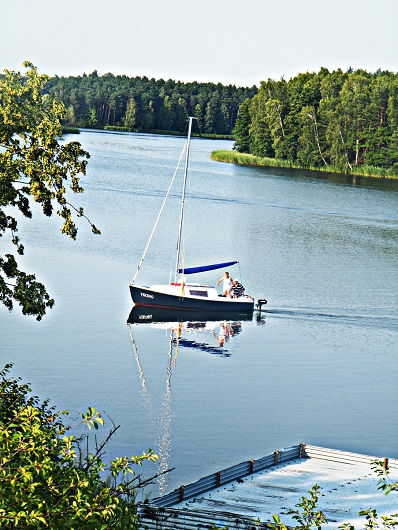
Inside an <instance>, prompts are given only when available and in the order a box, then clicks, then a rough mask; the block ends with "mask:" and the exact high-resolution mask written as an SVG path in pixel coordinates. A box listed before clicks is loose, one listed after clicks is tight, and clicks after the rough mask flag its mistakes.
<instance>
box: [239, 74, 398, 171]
mask: <svg viewBox="0 0 398 530" xmlns="http://www.w3.org/2000/svg"><path fill="white" fill-rule="evenodd" d="M234 132H235V138H236V144H235V149H236V150H237V151H239V152H241V153H250V154H252V155H256V156H258V157H269V158H276V159H279V160H287V161H291V162H292V163H293V164H296V165H297V166H299V167H321V166H324V167H325V166H329V165H330V166H333V167H334V168H335V169H336V170H338V171H343V172H345V171H352V170H353V168H355V167H358V168H359V167H360V166H367V167H379V168H390V169H393V170H394V171H396V172H398V74H394V73H391V72H386V71H377V72H376V73H368V72H366V71H364V70H355V71H353V70H349V71H347V72H343V71H341V70H335V71H332V72H329V70H327V69H326V68H322V69H321V70H320V71H319V72H318V73H303V74H299V75H297V76H296V77H294V78H291V79H290V80H289V81H285V80H284V79H283V78H282V79H281V80H279V81H274V80H272V79H268V81H263V82H261V86H260V89H259V91H258V93H257V94H255V95H254V96H253V97H251V98H248V99H247V100H245V101H244V102H243V104H242V105H241V107H240V112H239V116H238V120H237V123H236V127H235V131H234Z"/></svg>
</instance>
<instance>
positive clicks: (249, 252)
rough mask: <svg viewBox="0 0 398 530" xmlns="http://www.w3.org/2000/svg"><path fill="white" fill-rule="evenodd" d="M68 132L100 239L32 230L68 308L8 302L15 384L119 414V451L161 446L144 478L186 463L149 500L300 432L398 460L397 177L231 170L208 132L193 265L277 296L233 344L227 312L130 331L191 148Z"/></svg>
mask: <svg viewBox="0 0 398 530" xmlns="http://www.w3.org/2000/svg"><path fill="white" fill-rule="evenodd" d="M72 139H76V140H78V141H79V142H81V143H82V145H83V147H84V148H85V149H87V150H88V151H89V152H90V154H91V160H90V164H89V170H88V175H87V177H85V178H84V179H83V186H84V187H85V189H86V193H85V194H84V195H83V196H81V197H75V198H74V203H76V205H80V204H81V205H83V206H84V207H85V210H86V213H87V215H88V216H89V217H90V219H91V220H92V221H93V222H94V223H95V224H96V225H98V226H99V227H100V228H101V230H102V236H100V237H98V236H93V235H92V234H91V233H90V231H89V230H88V228H87V226H85V225H84V224H81V227H80V229H79V237H78V240H77V241H76V242H71V241H69V240H68V239H67V238H65V237H64V236H62V235H61V234H60V233H59V231H58V230H59V227H60V224H59V221H58V219H56V218H54V219H51V220H47V219H45V220H43V218H42V217H41V216H40V215H39V214H37V215H35V216H34V221H33V222H32V221H28V222H26V223H25V222H23V224H22V225H21V229H20V232H21V234H20V235H21V237H22V239H23V242H24V244H25V248H26V256H25V258H24V265H25V266H26V267H27V268H29V269H30V270H32V271H36V272H37V276H38V278H39V279H40V280H41V281H43V282H44V283H45V284H46V285H47V287H48V289H49V291H50V293H51V295H52V296H53V297H54V298H55V299H56V305H55V307H54V309H53V310H52V311H50V313H49V314H48V315H47V316H46V317H45V318H44V320H43V321H42V322H36V321H35V320H32V319H29V318H27V317H22V316H21V315H20V314H19V310H18V309H16V310H15V311H14V312H13V313H11V314H9V313H8V312H7V311H6V310H5V309H3V308H1V309H0V333H1V360H2V364H3V365H4V364H5V363H7V362H13V363H14V368H13V374H14V376H21V377H22V378H23V380H24V381H25V382H29V383H31V385H32V387H33V390H34V393H35V394H38V395H40V396H41V397H43V398H45V397H49V398H50V400H51V403H52V404H53V405H54V406H56V407H57V408H59V409H65V408H68V409H69V410H70V411H71V412H72V413H73V414H72V416H73V415H74V416H78V413H79V412H80V411H85V410H86V408H87V406H89V405H92V406H95V407H96V408H97V409H99V410H100V411H103V413H105V414H107V415H109V417H110V418H111V419H112V420H113V421H114V422H115V423H116V424H120V425H121V428H120V429H119V431H118V432H117V435H116V437H115V438H114V439H113V441H112V442H111V443H110V445H109V447H108V452H107V455H108V457H111V456H116V455H119V456H120V455H129V454H130V455H133V454H138V453H140V452H142V451H146V450H147V449H148V448H149V447H152V448H153V449H154V450H155V451H156V452H157V453H158V454H159V455H160V457H161V458H160V462H159V465H158V466H157V467H156V468H154V467H152V468H151V467H148V468H145V471H146V472H148V473H154V472H156V471H161V470H163V469H166V468H169V467H170V468H175V469H174V471H172V472H171V473H169V474H167V475H166V476H164V477H163V478H162V479H161V480H159V482H158V483H157V484H156V485H153V486H152V494H153V495H158V494H159V493H163V492H164V491H169V490H171V489H173V488H175V487H177V486H179V485H181V484H186V483H188V482H191V481H193V480H196V479H198V478H199V477H201V476H204V475H206V474H208V473H213V472H214V471H216V470H218V469H222V468H224V467H227V466H229V465H233V464H236V463H238V462H240V461H243V460H247V459H251V458H258V457H261V456H263V455H264V454H267V453H268V452H271V451H273V450H275V449H278V448H282V447H287V446H289V445H291V444H296V443H300V442H304V443H311V444H316V445H322V446H326V447H332V448H339V449H344V450H349V451H357V452H362V453H367V454H372V455H380V456H384V455H386V456H390V457H398V444H397V440H398V421H397V405H398V386H397V384H396V381H397V379H398V358H397V357H398V316H397V315H398V183H392V182H387V183H385V184H383V183H382V182H380V181H374V180H365V181H363V180H362V181H360V179H358V180H357V181H356V182H355V183H353V182H351V181H349V180H347V179H345V178H343V177H336V178H335V180H333V178H332V177H331V176H325V175H319V176H318V175H313V174H310V173H306V172H300V173H291V172H288V171H278V170H275V169H272V170H267V169H253V168H245V167H237V166H232V165H228V164H221V163H217V162H213V161H211V160H210V152H211V151H212V150H213V149H218V148H231V147H232V144H231V143H230V142H215V141H210V140H200V139H194V140H193V141H192V151H191V171H190V184H189V195H190V197H191V199H190V200H189V202H188V203H187V219H188V226H187V230H186V235H185V237H186V264H187V266H189V265H197V264H202V263H206V262H208V263H211V262H213V260H214V262H216V261H224V260H225V261H229V260H231V259H232V260H233V259H238V260H239V261H240V265H239V266H236V267H235V268H231V270H230V272H231V274H232V276H234V277H238V278H239V279H240V280H241V281H242V282H243V283H244V285H245V286H246V288H247V292H249V293H250V294H252V295H253V296H254V297H255V298H260V297H265V298H267V299H268V302H269V304H268V306H267V311H266V312H265V313H263V314H262V315H261V317H254V318H253V320H251V321H243V322H242V321H240V322H239V321H238V322H233V323H229V328H228V330H227V341H226V342H225V344H224V346H220V345H219V336H220V333H225V328H223V327H222V324H223V323H222V322H207V323H206V324H203V325H201V326H196V327H195V326H188V325H187V324H184V326H183V329H182V330H180V331H179V330H178V329H176V325H174V324H173V323H168V324H157V325H155V324H150V323H144V324H134V325H131V326H130V327H129V326H127V325H126V321H127V318H128V316H129V313H130V310H131V305H132V304H131V300H130V295H129V292H128V283H129V281H131V279H132V277H133V275H134V272H135V269H136V266H137V264H138V261H139V259H140V257H141V254H142V252H143V249H144V247H145V244H146V242H147V239H148V237H149V234H150V231H151V229H152V226H153V223H154V221H155V219H156V216H157V213H158V210H159V208H160V206H161V203H162V201H163V198H164V195H165V192H166V190H167V187H168V185H169V181H170V179H171V177H172V175H173V172H174V169H175V165H176V162H177V160H178V158H179V155H180V151H181V149H182V145H183V142H184V140H183V139H181V138H170V137H161V136H156V137H155V136H150V135H139V134H111V133H101V132H90V131H85V132H82V133H81V134H80V135H78V136H76V137H74V136H69V137H68V141H70V140H72ZM168 206H169V207H168V209H166V211H165V213H164V217H163V220H162V224H161V226H160V227H159V231H158V233H157V236H156V238H155V240H154V242H153V245H152V247H151V250H150V252H149V253H148V256H147V258H146V261H145V264H144V266H143V268H142V271H141V272H140V275H139V276H138V280H137V281H138V282H139V283H142V284H144V285H148V284H151V283H154V282H156V283H157V282H160V283H161V282H163V281H166V282H167V281H168V280H169V275H170V271H171V269H172V268H173V266H174V259H175V256H174V254H175V236H176V225H177V220H176V219H177V218H176V214H177V215H178V207H179V202H178V197H177V190H175V191H174V194H172V196H171V199H170V201H169V205H168ZM221 274H222V271H221V273H220V272H217V271H215V272H212V273H207V275H205V276H204V278H203V280H205V281H208V282H210V283H214V282H215V281H216V280H217V279H218V278H219V277H220V276H221ZM220 326H221V327H220ZM179 332H180V336H181V337H180V340H179V341H178V342H177V343H176V342H175V340H174V341H173V338H174V339H175V337H176V334H177V333H179ZM108 425H110V422H108Z"/></svg>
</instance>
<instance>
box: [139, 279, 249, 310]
mask: <svg viewBox="0 0 398 530" xmlns="http://www.w3.org/2000/svg"><path fill="white" fill-rule="evenodd" d="M130 293H131V297H132V299H133V302H134V304H135V305H136V306H138V307H150V308H158V309H169V310H183V311H188V312H189V311H199V312H201V311H203V312H208V311H210V312H217V313H223V314H228V313H241V314H246V315H248V314H251V313H253V308H254V302H252V301H250V300H247V299H245V300H246V301H243V300H242V301H240V300H239V299H231V298H224V297H222V296H220V297H219V299H217V300H214V299H213V300H211V299H205V298H203V299H198V298H192V297H189V296H175V295H171V294H165V293H159V292H156V291H152V290H151V289H149V288H146V287H140V286H135V285H130Z"/></svg>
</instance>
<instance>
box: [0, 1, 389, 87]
mask: <svg viewBox="0 0 398 530" xmlns="http://www.w3.org/2000/svg"><path fill="white" fill-rule="evenodd" d="M25 60H28V61H30V62H32V63H33V64H34V65H35V66H37V67H38V69H39V71H40V72H42V73H47V74H49V75H55V74H57V75H65V76H68V75H81V74H83V73H87V74H88V73H90V72H92V71H93V70H97V71H98V72H99V73H100V74H105V73H107V72H111V73H113V74H126V75H128V76H147V77H149V78H151V77H154V78H155V79H160V78H163V79H174V80H181V81H203V82H206V81H212V82H221V83H223V84H230V83H231V84H235V85H238V86H251V85H254V84H255V85H258V84H259V82H260V81H261V80H262V79H268V78H273V79H279V78H281V77H282V76H283V77H285V79H286V80H288V79H289V78H290V77H293V76H295V75H296V74H298V73H299V72H306V71H309V72H313V71H315V72H317V71H318V70H319V68H320V67H321V66H324V67H326V68H328V69H329V70H333V69H336V68H342V69H343V70H346V69H347V68H349V67H350V66H352V67H353V68H354V69H355V68H363V69H365V70H368V71H372V72H374V71H375V70H377V69H378V68H381V69H382V70H390V71H393V72H398V0H328V1H326V0H108V1H105V0H64V1H62V2H61V1H59V0H0V71H3V69H4V68H7V69H11V70H23V67H22V63H23V61H25Z"/></svg>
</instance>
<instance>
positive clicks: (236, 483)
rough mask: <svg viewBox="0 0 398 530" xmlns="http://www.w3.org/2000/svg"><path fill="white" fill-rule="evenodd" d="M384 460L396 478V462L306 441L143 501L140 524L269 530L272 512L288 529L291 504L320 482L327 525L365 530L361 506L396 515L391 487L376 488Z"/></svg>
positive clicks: (397, 508)
mask: <svg viewBox="0 0 398 530" xmlns="http://www.w3.org/2000/svg"><path fill="white" fill-rule="evenodd" d="M376 460H377V461H382V462H383V465H384V466H386V467H387V468H388V469H389V477H390V479H391V480H393V481H397V480H398V460H396V459H387V458H384V457H376V456H367V455H361V454H356V453H349V452H345V451H338V450H334V449H325V448H321V447H315V446H311V445H305V444H300V445H296V446H293V447H289V448H287V449H282V450H280V451H275V452H274V453H272V454H270V455H267V456H265V457H263V458H261V459H259V460H249V461H246V462H242V463H241V464H238V465H236V466H233V467H230V468H228V469H225V470H223V471H218V472H217V473H214V474H212V475H209V476H207V477H204V478H202V479H200V480H198V481H197V482H194V483H192V484H188V485H186V486H181V487H180V488H178V489H176V490H174V491H172V492H170V493H169V494H167V495H164V496H163V497H159V498H157V499H154V500H153V501H152V502H151V503H150V504H142V505H140V509H139V513H140V519H141V525H142V526H141V527H142V528H147V529H148V530H151V529H155V528H156V529H158V528H161V529H164V530H169V529H170V530H179V529H185V530H189V529H194V528H195V529H197V528H204V529H205V528H209V527H210V526H211V525H212V524H216V525H217V526H218V527H221V528H222V527H227V526H228V528H229V530H235V529H246V530H249V529H253V530H255V529H257V530H258V529H259V528H267V524H266V523H267V522H271V521H272V515H273V514H276V515H279V516H280V518H281V520H282V521H283V522H284V523H285V524H286V525H288V526H294V524H295V522H294V520H293V519H292V517H291V515H289V514H288V510H289V509H295V507H296V504H297V503H298V502H299V501H300V500H301V497H303V496H307V497H308V491H309V490H310V489H311V488H312V487H313V486H314V485H315V484H318V485H319V486H320V487H321V490H320V491H321V493H322V494H323V495H324V496H323V497H321V498H320V499H319V503H318V509H319V510H321V511H323V513H324V514H325V516H326V518H327V521H328V522H327V524H325V525H323V528H337V527H338V526H339V525H340V524H343V523H351V524H352V525H354V526H355V528H356V529H361V528H364V522H365V518H364V517H359V516H358V512H359V511H360V510H366V509H369V508H373V509H376V511H377V513H378V515H379V516H381V515H391V514H396V513H398V499H397V495H396V494H395V493H394V492H393V493H391V494H390V495H385V494H384V492H383V491H381V490H378V489H377V486H378V482H379V477H378V476H377V475H376V473H375V472H374V471H373V470H372V467H371V465H372V462H374V461H376Z"/></svg>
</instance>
